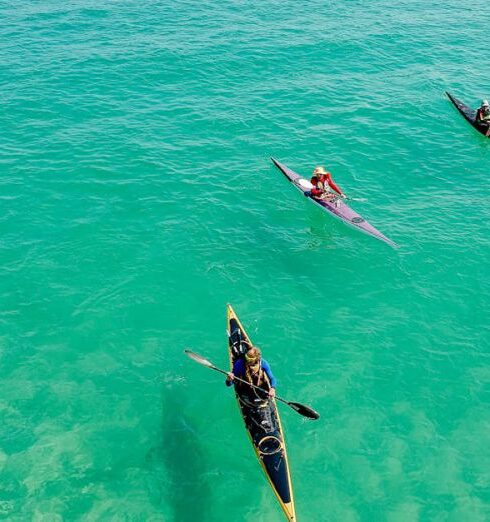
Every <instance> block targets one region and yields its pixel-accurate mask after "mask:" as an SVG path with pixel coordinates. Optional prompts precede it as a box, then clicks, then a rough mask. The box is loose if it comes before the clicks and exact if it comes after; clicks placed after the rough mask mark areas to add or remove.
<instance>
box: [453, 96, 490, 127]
mask: <svg viewBox="0 0 490 522" xmlns="http://www.w3.org/2000/svg"><path fill="white" fill-rule="evenodd" d="M446 95H447V97H448V98H449V99H450V100H451V101H452V103H453V105H454V106H455V107H456V109H458V111H459V112H460V113H461V114H462V115H463V117H464V118H465V120H467V121H468V122H469V123H471V125H472V126H473V127H475V129H476V130H477V131H478V132H481V133H482V134H483V135H484V136H486V135H487V132H488V124H486V123H480V122H477V121H476V111H475V110H474V109H472V108H471V107H468V105H465V104H464V103H463V102H461V101H459V100H458V99H457V98H455V97H454V96H453V95H452V94H449V93H448V92H447V91H446ZM487 137H490V136H487Z"/></svg>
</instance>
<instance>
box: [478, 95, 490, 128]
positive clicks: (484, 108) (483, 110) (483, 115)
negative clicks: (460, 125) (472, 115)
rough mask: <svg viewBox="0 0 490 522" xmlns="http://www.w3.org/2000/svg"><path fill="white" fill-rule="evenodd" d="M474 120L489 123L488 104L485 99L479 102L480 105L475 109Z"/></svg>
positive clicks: (489, 108) (489, 110)
mask: <svg viewBox="0 0 490 522" xmlns="http://www.w3.org/2000/svg"><path fill="white" fill-rule="evenodd" d="M476 121H477V122H478V123H484V124H486V125H490V106H489V105H488V101H487V100H483V101H482V102H481V106H480V107H479V108H478V110H477V111H476Z"/></svg>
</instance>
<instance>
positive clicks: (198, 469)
mask: <svg viewBox="0 0 490 522" xmlns="http://www.w3.org/2000/svg"><path fill="white" fill-rule="evenodd" d="M175 387H176V386H171V387H168V386H166V387H164V388H163V390H162V422H161V426H162V444H161V456H162V460H163V465H164V466H165V469H164V473H165V475H166V477H165V484H166V488H165V489H166V498H167V502H168V503H169V505H170V506H171V508H172V510H173V515H174V518H173V520H174V521H175V522H195V521H197V520H199V521H203V522H204V521H206V520H210V519H209V513H208V512H207V506H209V504H210V503H209V496H210V494H211V492H210V489H209V486H208V485H207V481H206V477H205V475H206V471H207V466H206V462H205V458H204V456H203V453H202V448H201V445H200V438H199V434H198V429H197V428H196V429H194V428H193V425H192V424H193V423H192V420H190V419H189V418H186V415H185V413H184V412H185V411H186V399H185V390H181V389H180V390H176V389H175Z"/></svg>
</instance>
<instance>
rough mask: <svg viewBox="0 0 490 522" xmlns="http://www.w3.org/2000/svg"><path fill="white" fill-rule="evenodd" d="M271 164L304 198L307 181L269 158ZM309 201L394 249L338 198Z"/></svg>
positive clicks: (377, 231)
mask: <svg viewBox="0 0 490 522" xmlns="http://www.w3.org/2000/svg"><path fill="white" fill-rule="evenodd" d="M271 160H272V163H274V165H275V166H276V167H277V168H278V169H279V170H280V171H281V172H282V173H283V174H284V175H285V176H286V178H287V179H288V180H289V181H290V182H291V183H292V184H293V185H294V186H295V187H296V188H297V189H298V190H300V191H301V192H302V193H303V194H304V195H305V196H306V195H307V192H309V191H310V190H311V188H312V185H311V183H310V182H309V180H307V179H305V178H302V177H301V176H300V175H299V174H296V172H294V171H293V170H291V169H290V168H289V167H286V165H284V164H282V163H280V162H279V161H277V160H276V159H274V158H271ZM309 199H310V201H313V203H315V204H316V205H318V206H319V207H320V208H322V209H323V210H325V211H326V212H327V213H328V214H330V215H331V216H334V217H336V218H337V219H340V220H341V221H343V222H344V223H345V224H346V225H349V226H351V227H353V228H355V229H356V230H359V231H360V232H364V233H365V234H368V235H369V236H373V237H375V238H377V239H380V240H381V241H384V242H385V243H388V245H391V246H392V247H396V243H394V242H393V241H391V239H388V238H387V237H386V236H385V235H384V234H382V233H381V232H380V231H379V230H378V229H376V228H374V227H373V225H371V224H370V223H368V222H367V221H366V220H365V219H364V218H363V217H361V216H360V215H359V214H358V213H357V212H355V211H354V210H352V209H351V208H350V207H349V206H348V205H346V204H345V203H344V201H343V200H342V199H341V198H340V197H339V198H335V199H333V200H332V201H326V200H322V199H317V198H312V197H311V196H310V197H309Z"/></svg>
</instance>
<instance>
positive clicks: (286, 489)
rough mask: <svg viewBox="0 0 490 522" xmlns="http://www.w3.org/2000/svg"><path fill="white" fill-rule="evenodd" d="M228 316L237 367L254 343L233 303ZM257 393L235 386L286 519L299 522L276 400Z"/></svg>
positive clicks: (256, 447) (230, 349)
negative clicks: (259, 398)
mask: <svg viewBox="0 0 490 522" xmlns="http://www.w3.org/2000/svg"><path fill="white" fill-rule="evenodd" d="M227 319H228V321H227V326H228V347H229V355H230V365H231V368H233V363H234V362H235V361H236V360H237V359H239V358H241V357H243V356H244V354H245V353H246V352H247V350H248V349H249V348H250V346H252V344H251V342H250V339H249V338H248V336H247V334H246V332H245V330H244V328H243V326H242V325H241V323H240V320H239V319H238V317H237V316H236V314H235V312H234V310H233V308H232V307H231V305H228V318H227ZM253 393H254V392H253V391H252V392H251V391H250V388H249V387H248V386H238V383H237V384H236V385H235V395H236V398H237V402H238V406H239V408H240V412H241V414H242V417H243V421H244V422H245V428H246V429H247V432H248V435H249V437H250V440H251V442H252V445H253V448H254V451H255V454H256V456H257V459H258V461H259V463H260V465H261V466H262V469H263V470H264V473H265V476H266V477H267V480H268V481H269V484H270V485H271V487H272V489H273V491H274V493H275V494H276V497H277V499H278V500H279V503H280V504H281V507H282V510H283V511H284V514H285V515H286V518H287V519H288V521H289V522H295V521H296V515H295V512H294V499H293V489H292V485H291V477H290V475H289V466H288V456H287V453H286V443H285V441H284V436H283V434H282V426H281V420H280V418H279V412H278V411H277V406H276V401H275V400H274V399H268V398H266V400H265V401H262V400H257V399H258V396H257V395H255V396H254V395H253ZM261 399H262V398H261ZM254 401H255V402H254ZM232 518H235V517H232Z"/></svg>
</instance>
